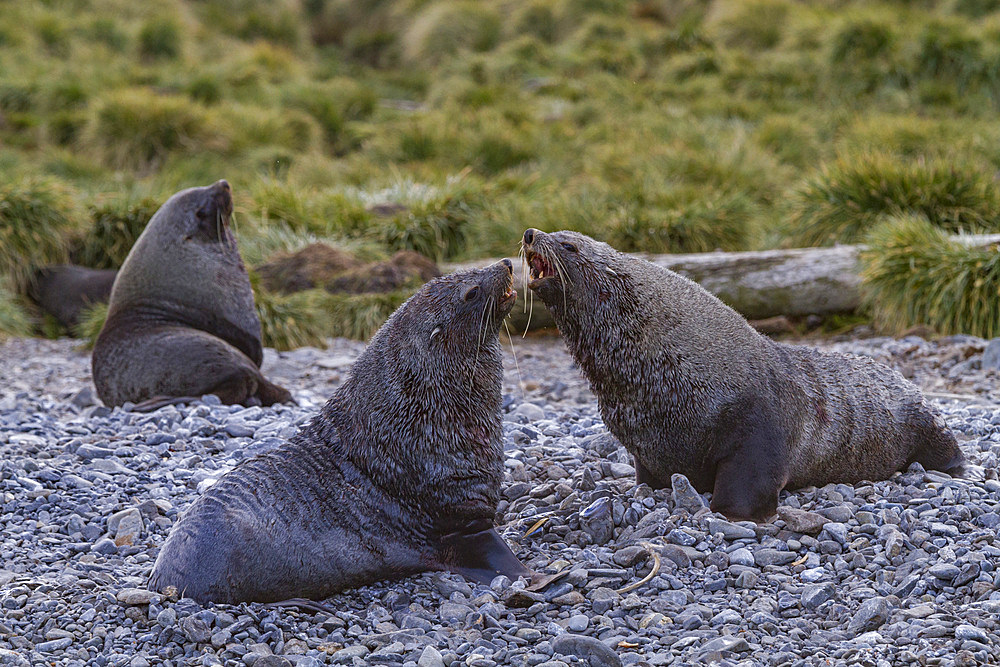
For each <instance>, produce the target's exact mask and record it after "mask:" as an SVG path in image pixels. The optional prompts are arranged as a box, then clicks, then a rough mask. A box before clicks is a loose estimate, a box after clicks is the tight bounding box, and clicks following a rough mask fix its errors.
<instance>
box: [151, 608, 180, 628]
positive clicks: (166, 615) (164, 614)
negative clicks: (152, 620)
mask: <svg viewBox="0 0 1000 667" xmlns="http://www.w3.org/2000/svg"><path fill="white" fill-rule="evenodd" d="M175 623H177V612H176V611H175V610H174V609H173V608H172V607H167V608H166V609H164V610H162V611H161V612H160V613H159V614H157V615H156V624H157V625H159V626H160V627H161V628H169V627H172V626H173V625H174V624H175Z"/></svg>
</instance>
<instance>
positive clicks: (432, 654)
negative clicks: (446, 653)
mask: <svg viewBox="0 0 1000 667" xmlns="http://www.w3.org/2000/svg"><path fill="white" fill-rule="evenodd" d="M417 667H444V660H443V659H442V658H441V652H440V651H438V650H437V649H436V648H434V647H433V646H431V645H430V644H428V645H427V646H425V647H424V650H423V652H422V653H421V654H420V659H419V660H417Z"/></svg>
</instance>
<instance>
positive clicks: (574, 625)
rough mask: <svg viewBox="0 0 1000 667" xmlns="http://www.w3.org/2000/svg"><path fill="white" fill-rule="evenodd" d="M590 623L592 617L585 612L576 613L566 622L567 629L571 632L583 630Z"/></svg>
mask: <svg viewBox="0 0 1000 667" xmlns="http://www.w3.org/2000/svg"><path fill="white" fill-rule="evenodd" d="M588 625H590V619H589V618H587V617H586V616H584V615H583V614H575V615H573V616H570V617H569V621H567V622H566V629H567V630H569V631H571V632H583V631H584V630H586V629H587V626H588Z"/></svg>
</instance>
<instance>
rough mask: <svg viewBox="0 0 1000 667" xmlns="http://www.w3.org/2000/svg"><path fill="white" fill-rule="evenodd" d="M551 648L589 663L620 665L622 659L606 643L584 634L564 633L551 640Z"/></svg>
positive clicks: (606, 666)
mask: <svg viewBox="0 0 1000 667" xmlns="http://www.w3.org/2000/svg"><path fill="white" fill-rule="evenodd" d="M552 650H553V651H554V652H555V653H560V654H562V655H575V656H576V657H578V658H581V659H582V660H585V661H588V662H590V664H591V665H601V666H603V667H621V665H622V660H621V658H619V657H618V654H617V653H615V652H614V650H612V649H611V648H610V647H609V646H608V645H607V644H605V643H604V642H602V641H600V640H599V639H594V638H593V637H587V636H585V635H574V634H569V633H567V634H564V635H559V636H558V637H556V638H555V639H553V640H552Z"/></svg>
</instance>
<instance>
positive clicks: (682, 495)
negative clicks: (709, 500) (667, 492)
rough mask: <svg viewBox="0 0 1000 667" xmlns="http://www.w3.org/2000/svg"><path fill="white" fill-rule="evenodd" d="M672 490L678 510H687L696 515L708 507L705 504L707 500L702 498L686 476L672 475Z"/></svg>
mask: <svg viewBox="0 0 1000 667" xmlns="http://www.w3.org/2000/svg"><path fill="white" fill-rule="evenodd" d="M670 488H671V495H672V496H673V499H674V505H675V506H676V507H677V508H678V509H686V510H687V511H688V512H690V513H691V514H694V513H695V512H697V511H698V510H701V509H704V508H705V507H708V505H706V504H705V499H704V498H702V497H701V494H700V493H698V492H697V491H695V489H694V487H693V486H691V482H690V481H689V480H688V478H687V477H685V476H684V475H681V474H680V473H674V474H673V475H671V476H670Z"/></svg>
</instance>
